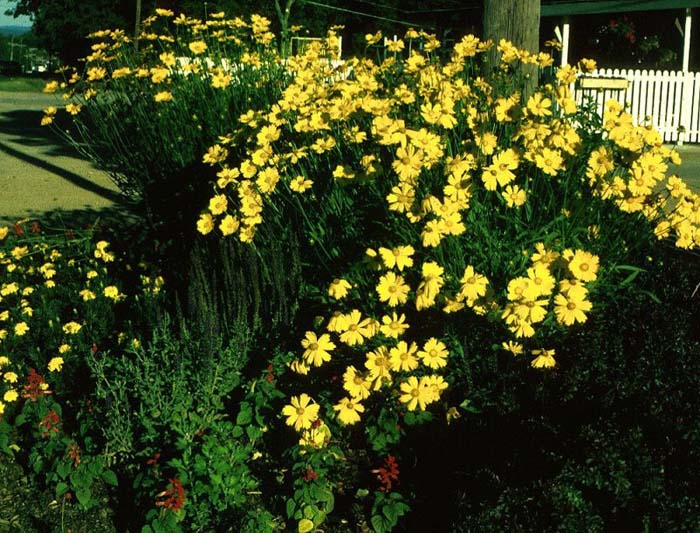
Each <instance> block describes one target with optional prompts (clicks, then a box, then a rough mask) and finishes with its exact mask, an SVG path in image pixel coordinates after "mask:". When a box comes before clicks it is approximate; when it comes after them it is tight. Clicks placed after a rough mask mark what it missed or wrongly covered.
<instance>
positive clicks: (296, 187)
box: [289, 176, 314, 193]
mask: <svg viewBox="0 0 700 533" xmlns="http://www.w3.org/2000/svg"><path fill="white" fill-rule="evenodd" d="M313 184H314V182H313V181H311V180H309V179H306V178H304V176H297V177H296V178H294V179H293V180H292V181H290V182H289V188H290V189H292V190H293V191H294V192H298V193H303V192H305V191H307V190H309V189H310V188H311V187H312V186H313Z"/></svg>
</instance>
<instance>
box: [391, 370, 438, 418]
mask: <svg viewBox="0 0 700 533" xmlns="http://www.w3.org/2000/svg"><path fill="white" fill-rule="evenodd" d="M400 388H401V393H402V394H401V396H399V401H400V402H401V403H403V404H406V408H407V409H408V410H409V411H415V410H416V407H418V408H420V410H421V411H425V406H426V404H427V403H429V402H430V400H431V399H432V391H430V390H429V389H428V387H425V386H423V385H422V384H421V383H420V382H419V381H418V378H417V377H416V376H411V377H409V378H408V380H407V381H404V382H403V383H401V385H400Z"/></svg>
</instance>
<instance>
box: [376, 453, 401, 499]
mask: <svg viewBox="0 0 700 533" xmlns="http://www.w3.org/2000/svg"><path fill="white" fill-rule="evenodd" d="M372 473H373V474H376V475H377V480H378V481H379V484H380V485H381V487H379V490H381V491H383V492H385V491H389V490H391V487H392V484H398V482H399V473H400V471H399V464H398V463H397V462H396V457H394V456H393V455H390V456H388V457H387V458H386V459H384V463H383V464H382V466H380V467H379V468H376V469H374V470H372Z"/></svg>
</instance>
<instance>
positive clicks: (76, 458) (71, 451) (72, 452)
mask: <svg viewBox="0 0 700 533" xmlns="http://www.w3.org/2000/svg"><path fill="white" fill-rule="evenodd" d="M68 457H69V458H71V459H73V466H78V465H79V464H80V446H78V445H77V444H75V443H73V444H69V445H68Z"/></svg>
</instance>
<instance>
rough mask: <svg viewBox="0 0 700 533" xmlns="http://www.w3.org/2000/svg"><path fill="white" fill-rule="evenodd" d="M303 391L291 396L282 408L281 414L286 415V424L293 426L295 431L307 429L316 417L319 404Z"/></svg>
mask: <svg viewBox="0 0 700 533" xmlns="http://www.w3.org/2000/svg"><path fill="white" fill-rule="evenodd" d="M311 402H313V400H312V398H311V397H310V396H309V395H308V394H305V393H302V394H301V395H300V396H292V398H291V400H290V401H289V405H285V406H284V407H283V408H282V414H283V415H284V416H286V417H287V420H286V423H287V425H288V426H293V427H294V429H295V430H296V431H301V430H302V429H309V428H310V427H311V424H313V423H314V422H315V421H316V420H317V419H318V410H319V405H318V404H316V403H311Z"/></svg>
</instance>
